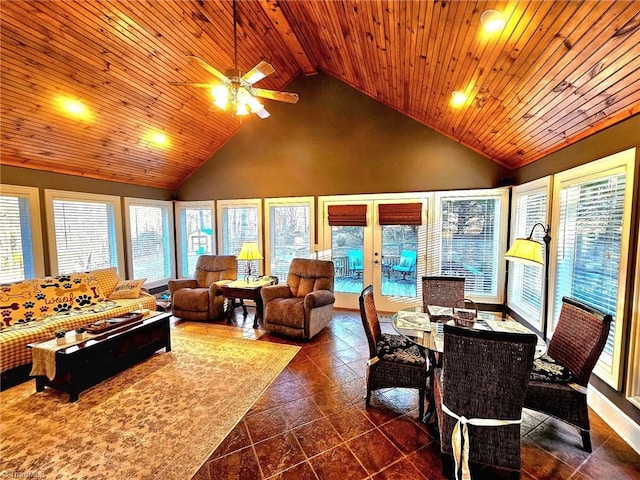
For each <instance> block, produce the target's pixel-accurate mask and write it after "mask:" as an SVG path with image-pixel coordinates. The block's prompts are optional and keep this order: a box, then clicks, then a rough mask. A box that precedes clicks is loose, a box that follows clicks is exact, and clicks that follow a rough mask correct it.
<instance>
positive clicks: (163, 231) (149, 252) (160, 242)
mask: <svg viewBox="0 0 640 480" xmlns="http://www.w3.org/2000/svg"><path fill="white" fill-rule="evenodd" d="M125 207H126V208H125V211H126V214H127V241H128V244H129V275H130V278H134V279H139V278H146V279H147V281H146V282H145V287H147V288H153V287H157V286H160V285H166V284H167V281H168V280H169V279H170V278H172V277H174V276H175V275H174V271H175V269H174V262H173V208H172V203H171V202H165V201H161V200H143V199H137V198H125Z"/></svg>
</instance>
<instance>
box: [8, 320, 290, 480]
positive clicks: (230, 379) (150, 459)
mask: <svg viewBox="0 0 640 480" xmlns="http://www.w3.org/2000/svg"><path fill="white" fill-rule="evenodd" d="M298 350H299V347H295V346H290V345H282V344H275V343H269V342H258V341H252V340H244V339H234V338H225V337H221V336H215V335H203V334H200V333H194V332H185V331H182V330H180V329H172V351H171V352H170V353H164V351H162V352H161V353H157V354H156V355H154V356H153V357H151V358H149V359H148V360H146V361H144V362H142V363H140V364H138V365H136V366H134V367H132V368H130V369H128V370H126V371H124V372H122V373H120V374H119V375H117V376H115V377H112V378H111V379H109V380H107V381H105V382H103V383H101V384H99V385H97V386H96V387H93V388H92V389H90V390H87V391H85V392H83V393H81V394H80V399H79V400H78V402H76V403H69V401H68V398H69V397H68V395H67V394H66V393H63V392H59V391H56V390H52V389H48V388H47V389H46V390H45V391H44V392H41V393H36V392H35V382H33V381H29V382H27V383H24V384H21V385H19V386H17V387H14V388H11V389H9V390H7V391H5V392H2V393H1V394H0V401H1V403H0V416H1V418H0V478H46V479H61V480H62V479H64V480H71V479H76V480H80V479H86V480H89V479H90V480H101V479H110V480H125V479H175V480H183V479H189V478H191V476H192V475H193V474H195V473H196V471H197V470H198V469H199V467H200V466H201V465H202V464H203V463H204V462H205V461H206V460H207V459H208V457H209V455H210V454H211V453H212V452H213V451H214V450H215V448H216V447H217V446H218V445H219V444H220V442H221V441H222V440H223V439H224V438H225V437H226V436H227V434H228V433H229V432H230V431H231V430H232V429H233V427H234V426H235V425H236V424H237V422H238V421H239V420H240V419H241V418H242V417H243V416H244V414H245V413H246V412H247V411H248V410H249V408H251V406H252V405H253V404H254V403H255V401H256V400H257V399H258V398H259V397H260V395H261V394H262V392H263V391H264V390H265V388H266V387H267V386H268V385H269V384H270V383H271V382H272V381H273V380H274V379H275V378H276V376H278V374H279V373H280V372H281V371H282V370H283V369H284V368H285V367H286V365H287V364H288V363H289V361H290V360H291V359H292V358H293V357H294V355H295V354H296V353H297V351H298ZM3 472H4V473H3Z"/></svg>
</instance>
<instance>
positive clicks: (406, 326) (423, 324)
mask: <svg viewBox="0 0 640 480" xmlns="http://www.w3.org/2000/svg"><path fill="white" fill-rule="evenodd" d="M429 312H430V313H426V312H424V310H423V307H422V306H417V307H409V308H403V309H401V310H398V311H397V312H396V313H395V314H393V315H392V317H391V325H392V326H393V328H394V329H395V330H396V332H398V333H399V334H400V335H402V336H403V337H405V338H406V339H408V340H409V341H411V342H413V343H415V344H417V345H420V346H422V347H424V348H425V349H426V350H427V355H428V358H429V363H430V365H429V379H430V380H431V382H433V369H434V367H436V366H439V364H440V355H441V354H443V353H444V325H445V324H450V325H454V324H455V322H454V320H453V310H452V309H451V308H449V307H441V306H437V305H429ZM472 328H474V329H476V330H492V331H495V332H512V333H534V334H535V332H533V331H532V330H530V329H528V328H527V327H525V326H524V325H522V324H521V323H519V322H517V321H515V320H512V319H508V318H504V317H503V316H502V314H501V313H499V312H477V317H476V320H475V323H474V325H473V327H472ZM536 336H537V337H538V343H537V344H536V351H535V358H540V357H541V356H542V355H543V354H544V353H545V352H546V351H547V345H546V344H545V342H544V340H542V338H541V337H540V336H539V335H537V334H536ZM433 400H434V399H433V389H430V392H429V405H428V406H427V411H426V414H425V417H424V422H425V423H426V422H428V421H429V419H430V417H431V416H432V415H433V413H434V412H435V408H434V407H435V406H434V404H433Z"/></svg>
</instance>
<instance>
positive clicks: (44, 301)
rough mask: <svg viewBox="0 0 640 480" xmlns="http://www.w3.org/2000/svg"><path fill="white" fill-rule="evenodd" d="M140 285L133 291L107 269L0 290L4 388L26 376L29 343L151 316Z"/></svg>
mask: <svg viewBox="0 0 640 480" xmlns="http://www.w3.org/2000/svg"><path fill="white" fill-rule="evenodd" d="M141 283H142V282H138V288H134V287H135V284H136V282H134V281H124V280H123V279H122V278H121V277H120V276H119V275H118V273H117V271H116V268H115V267H111V268H104V269H100V270H93V271H89V272H82V273H72V274H67V275H58V276H51V277H44V278H36V279H32V280H24V281H21V282H16V283H11V284H5V285H0V373H1V375H2V378H1V380H0V381H2V387H3V388H5V387H7V386H10V385H11V384H15V383H18V382H19V381H22V380H24V379H25V378H26V375H28V372H29V370H30V366H31V349H29V348H28V347H27V345H28V344H29V343H33V342H42V341H45V340H50V339H52V338H54V336H55V333H56V332H57V331H61V330H64V331H70V330H75V329H76V328H78V327H82V326H85V325H88V324H90V323H93V322H95V321H98V320H104V319H106V318H111V317H114V316H118V315H122V314H124V313H128V312H131V311H133V310H138V309H145V308H146V309H150V310H155V305H156V304H155V298H154V297H153V296H152V295H149V294H148V293H147V292H145V291H143V290H142V289H140V286H141ZM125 291H126V292H127V293H123V292H125ZM131 296H135V298H118V297H131ZM109 297H111V299H110V298H109ZM25 372H26V373H25ZM16 377H17V379H16Z"/></svg>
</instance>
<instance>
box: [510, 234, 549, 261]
mask: <svg viewBox="0 0 640 480" xmlns="http://www.w3.org/2000/svg"><path fill="white" fill-rule="evenodd" d="M504 258H505V259H506V260H509V261H511V262H516V263H524V264H525V265H533V266H537V267H539V266H542V265H543V264H544V261H543V260H542V244H541V243H540V242H536V241H535V240H531V239H530V238H516V240H515V242H513V245H511V248H510V249H509V251H508V252H507V253H506V254H505V255H504Z"/></svg>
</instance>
